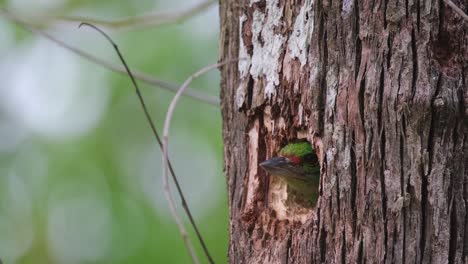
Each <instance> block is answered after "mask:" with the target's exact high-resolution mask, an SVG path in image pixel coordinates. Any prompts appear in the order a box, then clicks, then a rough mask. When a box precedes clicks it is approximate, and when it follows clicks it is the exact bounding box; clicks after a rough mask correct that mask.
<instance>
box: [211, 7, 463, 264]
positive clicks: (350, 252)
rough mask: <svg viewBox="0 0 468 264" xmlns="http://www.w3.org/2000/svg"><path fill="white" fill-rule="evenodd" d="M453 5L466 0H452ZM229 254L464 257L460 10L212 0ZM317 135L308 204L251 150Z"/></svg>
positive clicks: (261, 151) (263, 154)
mask: <svg viewBox="0 0 468 264" xmlns="http://www.w3.org/2000/svg"><path fill="white" fill-rule="evenodd" d="M453 2H454V3H455V4H456V5H458V6H459V7H461V8H462V9H463V10H468V4H467V2H465V1H462V0H458V1H456V0H454V1H453ZM220 14H221V41H220V47H221V59H222V60H224V59H228V58H236V57H243V58H247V60H243V61H240V62H239V63H238V65H233V66H229V67H225V68H223V70H222V81H221V85H222V93H221V98H222V114H223V121H224V125H223V136H224V143H225V150H224V155H225V172H226V175H227V179H228V193H229V207H230V245H229V260H230V262H231V263H323V262H324V263H468V154H467V151H468V142H467V139H468V129H467V128H468V121H467V120H468V118H467V116H468V110H467V107H466V106H467V105H468V88H467V80H468V67H467V66H468V59H467V58H468V48H467V47H468V34H467V33H468V24H467V23H466V22H464V21H463V20H462V18H461V17H460V16H458V15H457V14H456V13H455V12H453V10H452V9H450V8H449V7H448V6H446V5H445V4H444V2H443V1H441V0H440V1H420V0H415V1H413V0H409V1H408V0H406V1H394V0H384V1H379V0H376V1H368V0H366V1H352V0H342V1H331V0H328V1H326V0H323V1H317V0H315V1H314V0H302V1H298V0H296V1H292V0H287V1H286V0H285V1H280V0H267V1H265V0H250V1H226V0H224V1H221V5H220ZM296 138H307V139H308V140H310V141H311V142H312V141H314V143H315V144H318V143H319V142H320V141H321V145H319V144H318V146H319V147H321V154H320V158H322V168H321V184H320V198H319V201H318V204H317V206H316V207H315V208H309V207H307V206H305V205H301V204H296V203H295V202H294V201H290V200H288V198H287V196H288V194H287V188H286V186H285V185H284V183H283V182H281V181H279V180H277V179H276V178H275V177H270V175H268V174H267V173H265V171H263V170H262V169H261V168H259V166H258V163H259V162H261V161H263V160H265V159H267V158H270V157H272V156H274V155H276V154H277V152H278V150H279V149H280V148H281V147H282V146H284V145H285V144H286V142H288V141H290V140H293V139H296Z"/></svg>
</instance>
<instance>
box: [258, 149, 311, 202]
mask: <svg viewBox="0 0 468 264" xmlns="http://www.w3.org/2000/svg"><path fill="white" fill-rule="evenodd" d="M260 166H261V167H262V168H263V169H265V170H266V171H267V172H269V173H270V174H271V175H274V176H277V177H280V178H282V179H283V180H284V181H286V183H287V184H288V186H290V187H291V188H292V189H294V190H296V192H298V193H299V194H302V195H304V196H307V197H311V195H313V196H316V195H317V193H318V185H319V179H320V163H319V160H318V158H317V155H316V153H315V150H314V148H313V147H312V145H311V144H310V143H309V142H307V141H303V142H295V143H290V144H288V145H286V146H285V147H283V148H282V149H281V150H280V152H279V153H278V156H277V157H273V158H271V159H269V160H265V161H264V162H262V163H260Z"/></svg>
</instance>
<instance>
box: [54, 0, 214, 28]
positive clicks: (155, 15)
mask: <svg viewBox="0 0 468 264" xmlns="http://www.w3.org/2000/svg"><path fill="white" fill-rule="evenodd" d="M216 2H218V1H217V0H205V1H202V2H200V3H198V4H196V5H194V6H192V7H190V8H186V9H184V10H177V11H166V12H151V13H148V14H144V15H140V16H133V17H124V18H120V19H116V20H112V21H109V20H103V19H98V18H88V17H84V16H57V17H54V18H53V19H56V20H62V21H67V22H86V23H91V24H96V25H100V26H104V27H107V28H110V29H135V28H141V27H148V26H160V25H167V24H172V23H178V22H181V21H184V20H186V19H188V18H190V17H193V16H194V15H196V14H199V13H200V12H202V11H204V10H206V9H207V8H208V7H210V6H211V5H213V4H214V3H216Z"/></svg>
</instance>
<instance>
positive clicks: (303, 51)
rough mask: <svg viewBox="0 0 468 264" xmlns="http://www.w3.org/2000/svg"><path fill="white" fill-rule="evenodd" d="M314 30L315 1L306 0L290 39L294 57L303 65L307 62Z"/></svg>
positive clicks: (290, 47)
mask: <svg viewBox="0 0 468 264" xmlns="http://www.w3.org/2000/svg"><path fill="white" fill-rule="evenodd" d="M313 30H314V1H313V0H306V1H305V2H304V4H303V5H302V6H301V11H299V14H298V15H297V17H296V21H295V22H294V28H293V31H292V33H291V35H290V37H289V40H288V50H289V53H290V54H291V55H290V56H291V57H292V58H298V59H299V61H300V62H301V67H302V66H304V65H305V64H306V63H307V55H308V51H309V49H308V47H309V45H310V41H311V36H312V33H313Z"/></svg>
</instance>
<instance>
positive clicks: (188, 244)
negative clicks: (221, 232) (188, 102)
mask: <svg viewBox="0 0 468 264" xmlns="http://www.w3.org/2000/svg"><path fill="white" fill-rule="evenodd" d="M82 25H86V26H89V27H92V28H94V29H95V30H97V31H98V32H100V33H101V34H102V35H103V36H104V37H106V39H107V40H108V41H109V42H110V43H111V44H112V46H113V47H114V49H115V51H116V52H117V54H118V56H119V58H120V60H121V61H122V64H123V65H124V67H125V70H126V71H127V73H128V75H129V76H130V79H131V81H132V83H133V85H134V87H135V92H136V94H137V96H138V99H139V101H140V104H141V106H142V108H143V112H144V114H145V117H146V119H147V121H148V124H149V125H150V127H151V130H152V132H153V135H154V136H155V138H156V141H157V142H158V144H159V147H160V148H161V149H163V145H162V142H161V139H160V137H159V134H158V132H157V130H156V126H155V125H154V121H153V119H152V117H151V115H150V113H149V111H148V108H147V107H146V103H145V101H144V99H143V96H142V94H141V91H140V88H139V87H138V84H137V82H136V79H135V77H134V76H133V74H132V72H131V71H130V68H129V67H128V65H127V63H126V62H125V59H124V58H123V56H122V54H121V53H120V50H119V48H118V46H117V44H115V43H114V41H113V40H112V39H111V38H110V37H109V36H108V35H107V34H106V33H105V32H103V31H102V30H101V29H99V28H98V27H96V26H94V25H91V24H88V23H82V24H80V27H81V26H82ZM167 163H168V167H169V170H170V172H171V174H172V178H173V180H174V182H175V184H176V186H177V190H178V192H179V195H180V198H181V200H182V205H183V207H184V209H185V211H186V213H187V215H188V217H189V219H190V221H191V223H192V226H193V228H194V229H195V232H196V233H197V235H198V238H199V240H200V243H201V244H202V247H203V249H204V251H205V254H206V256H207V258H208V259H209V261H210V263H214V262H213V259H212V258H211V256H210V254H209V253H208V249H207V248H206V246H205V243H204V241H203V239H202V237H201V235H200V233H199V231H198V228H197V226H196V225H195V222H194V221H193V218H192V214H191V213H190V210H189V208H188V206H187V204H186V201H185V197H184V195H183V193H182V190H181V189H180V185H179V182H178V180H177V177H176V175H175V173H174V170H173V168H172V165H171V163H170V161H169V160H168V161H167ZM173 213H175V212H173ZM177 226H178V228H179V231H180V233H181V235H182V239H183V240H184V243H185V245H186V247H187V249H188V251H189V254H190V257H191V258H192V262H193V263H196V264H198V263H199V261H198V258H197V256H196V254H195V250H194V248H193V246H192V243H191V242H190V239H189V237H188V234H187V231H186V230H185V227H184V225H183V224H182V222H181V221H179V222H178V223H177Z"/></svg>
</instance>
